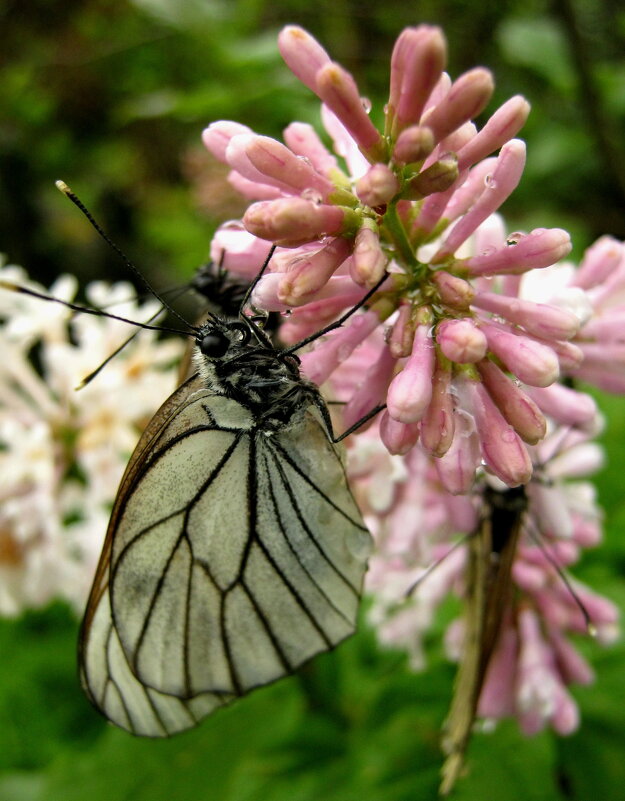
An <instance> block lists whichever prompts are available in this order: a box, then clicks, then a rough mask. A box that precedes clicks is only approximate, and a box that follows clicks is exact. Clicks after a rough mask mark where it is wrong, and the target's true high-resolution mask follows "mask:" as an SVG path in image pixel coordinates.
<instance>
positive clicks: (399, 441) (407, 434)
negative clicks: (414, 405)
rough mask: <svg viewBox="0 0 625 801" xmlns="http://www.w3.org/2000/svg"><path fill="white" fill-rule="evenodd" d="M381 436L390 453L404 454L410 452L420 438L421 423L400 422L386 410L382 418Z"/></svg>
mask: <svg viewBox="0 0 625 801" xmlns="http://www.w3.org/2000/svg"><path fill="white" fill-rule="evenodd" d="M380 438H381V440H382V442H383V443H384V446H385V447H386V449H387V450H388V452H389V453H391V454H393V455H403V454H405V453H408V451H409V450H410V449H411V448H412V447H413V446H414V445H415V444H416V442H417V440H418V439H419V424H418V423H400V422H399V421H397V420H393V418H392V417H391V416H390V415H389V413H388V412H387V411H384V412H382V417H381V418H380Z"/></svg>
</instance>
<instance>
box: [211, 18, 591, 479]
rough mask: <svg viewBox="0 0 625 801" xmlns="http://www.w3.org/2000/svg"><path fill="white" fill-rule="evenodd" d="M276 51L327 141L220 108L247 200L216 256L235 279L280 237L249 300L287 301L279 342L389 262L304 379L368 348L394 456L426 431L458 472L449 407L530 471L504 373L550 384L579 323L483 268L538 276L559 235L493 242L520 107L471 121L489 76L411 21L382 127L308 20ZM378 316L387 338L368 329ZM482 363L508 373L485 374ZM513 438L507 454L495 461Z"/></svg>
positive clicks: (310, 327)
mask: <svg viewBox="0 0 625 801" xmlns="http://www.w3.org/2000/svg"><path fill="white" fill-rule="evenodd" d="M279 47H280V52H281V53H282V55H283V57H284V59H285V61H286V63H287V65H288V66H289V67H290V69H291V70H292V71H293V72H294V73H295V75H296V76H297V77H298V78H299V79H300V80H301V81H302V82H303V83H304V84H305V85H306V86H307V87H308V88H309V89H311V90H312V91H313V92H314V93H315V94H316V95H317V96H318V97H319V98H320V100H321V101H322V103H323V106H322V119H323V122H324V125H325V127H326V130H327V132H328V133H329V135H330V137H331V139H332V144H333V150H334V152H333V153H332V152H330V151H329V150H328V149H327V148H326V147H325V146H324V144H323V143H322V141H321V139H320V138H319V137H318V136H317V135H316V134H315V133H314V131H312V129H311V128H310V126H305V125H303V124H302V123H293V124H291V125H290V126H288V128H287V129H286V130H285V133H284V144H282V143H280V142H278V141H275V140H271V139H269V138H267V137H265V136H260V135H257V134H255V133H253V132H250V131H249V130H248V129H247V128H245V127H242V126H240V125H239V124H237V123H233V122H229V121H220V122H216V123H213V124H212V125H211V126H209V128H208V129H207V130H206V131H205V132H204V142H205V144H206V146H207V147H208V148H209V150H211V152H212V153H213V154H214V155H215V156H216V157H217V158H218V159H221V160H222V161H225V162H226V163H227V164H228V165H229V166H230V168H231V170H232V173H231V176H232V179H233V182H234V183H235V185H236V183H237V182H238V183H241V182H243V184H242V185H244V187H245V191H244V194H245V196H246V197H249V198H253V197H254V195H255V193H254V191H253V188H252V187H253V185H254V184H256V185H257V187H258V191H257V192H256V197H257V198H258V200H257V202H255V203H252V204H251V205H250V207H249V208H248V210H247V212H246V213H245V215H244V217H243V226H244V228H243V229H239V234H240V240H241V242H242V244H240V245H239V246H238V247H236V248H235V249H234V250H235V252H236V254H237V257H236V259H235V258H234V257H228V255H227V254H226V257H225V259H226V260H227V261H228V266H229V268H230V269H233V270H237V269H240V271H241V272H242V273H243V274H245V275H249V265H250V264H251V263H253V262H254V260H255V261H256V264H257V265H259V266H260V264H261V263H262V260H261V259H259V258H258V255H259V254H260V253H261V252H263V248H262V246H260V245H258V244H257V243H258V242H259V241H261V240H262V241H263V242H264V243H265V244H266V243H269V242H271V243H274V244H277V245H278V249H277V251H276V252H275V253H274V255H273V257H272V259H271V261H270V262H269V265H268V268H267V274H266V276H265V277H264V278H263V279H262V281H261V282H260V283H259V285H258V287H257V288H256V291H255V293H254V296H253V301H254V304H255V305H256V306H258V307H261V308H263V307H264V308H266V309H273V310H278V311H281V312H291V314H290V317H289V319H288V321H287V322H286V323H285V324H284V325H283V326H282V332H281V333H282V337H283V339H284V341H285V342H288V343H294V342H297V340H298V338H304V337H306V336H308V335H310V334H311V333H314V332H315V330H319V328H320V327H322V326H323V325H324V324H325V323H327V322H330V321H331V320H333V319H334V318H335V317H336V316H337V315H338V314H340V312H341V311H343V310H345V309H348V308H349V307H350V306H351V305H353V304H354V303H355V302H356V301H357V300H359V299H360V298H362V297H363V295H364V292H365V290H366V289H368V288H371V287H374V286H375V285H376V283H378V282H379V281H381V280H382V279H383V277H384V272H385V271H387V272H388V273H389V279H388V280H387V281H386V282H385V283H384V284H383V285H382V286H381V287H380V288H379V291H378V293H377V294H376V295H375V296H374V297H373V298H372V300H371V303H370V305H369V310H368V311H365V312H363V313H362V315H363V316H367V320H368V321H369V322H368V323H367V325H366V326H363V327H362V330H361V332H362V333H364V332H365V329H366V335H365V336H362V337H361V338H360V339H359V341H358V342H356V337H355V335H354V332H355V329H356V326H351V325H348V326H347V327H348V328H349V329H350V330H349V333H345V334H344V335H343V337H344V339H345V342H344V343H343V342H342V339H341V336H340V335H339V336H336V335H333V336H331V337H328V338H327V340H324V341H321V342H318V343H317V345H316V347H315V348H314V349H313V351H312V352H311V354H305V356H304V359H303V369H304V372H305V374H306V375H308V376H309V377H310V378H312V379H313V380H317V381H324V380H326V379H327V378H329V377H330V376H331V375H332V373H333V372H335V371H340V370H342V369H343V365H344V362H345V360H346V359H347V358H348V357H349V355H350V354H351V353H352V351H353V349H354V347H357V348H364V347H366V346H367V345H368V344H372V345H373V346H374V348H375V350H376V351H377V353H376V354H375V355H374V356H373V357H372V362H373V363H376V364H378V363H380V364H384V365H385V369H384V370H383V371H381V372H380V373H379V376H380V377H379V382H378V384H376V386H377V388H378V389H379V390H380V391H381V392H382V393H383V394H382V397H380V398H379V402H378V405H379V404H380V403H383V402H384V399H385V397H384V395H386V403H387V407H388V411H387V414H386V415H385V417H384V420H383V424H382V426H381V428H380V431H381V432H382V438H383V441H384V442H386V443H388V444H389V447H390V448H391V450H392V451H393V452H398V451H402V452H404V450H405V449H407V448H409V447H411V446H413V445H416V443H417V442H418V441H419V440H420V437H419V432H420V431H421V430H423V432H424V433H425V438H424V439H423V438H421V441H422V445H421V446H417V447H424V448H425V449H426V450H427V451H428V452H429V453H430V454H432V455H433V456H434V457H435V458H436V459H443V458H444V456H445V454H446V453H447V451H448V450H450V449H453V452H454V453H455V454H456V456H458V457H459V456H460V454H464V456H463V457H462V458H461V459H460V462H457V465H458V469H461V470H462V471H464V470H465V469H468V465H469V463H470V461H471V458H473V457H472V456H470V454H474V453H475V448H474V447H473V446H472V447H471V448H469V449H468V450H467V448H466V447H465V446H466V445H467V444H468V442H467V441H464V442H456V438H457V437H458V436H460V435H459V434H458V433H456V430H457V427H456V425H455V420H456V418H457V416H458V415H459V413H460V412H461V411H464V412H465V413H467V414H468V415H470V416H473V417H475V419H479V425H477V426H475V427H474V430H473V434H472V435H471V437H472V441H473V440H474V439H475V438H477V440H478V442H479V450H480V452H481V455H482V458H483V459H485V460H486V462H487V464H488V466H489V468H490V469H491V470H493V472H494V473H495V474H496V475H498V476H499V477H500V478H501V479H502V480H504V481H505V480H510V481H514V482H516V483H518V482H519V481H527V480H528V479H529V477H530V473H531V460H530V459H529V456H528V454H527V451H526V444H525V443H531V442H536V441H537V440H538V439H539V438H540V436H541V435H542V433H544V427H545V422H544V416H543V414H542V411H541V408H540V403H539V402H538V401H536V399H535V398H534V397H530V391H529V389H528V392H525V390H524V388H523V387H519V386H517V381H520V382H523V383H524V384H526V385H527V386H528V388H532V387H536V388H547V387H549V386H552V385H553V384H554V382H556V381H557V379H558V377H559V376H560V374H561V372H562V371H563V370H570V369H573V368H574V367H579V363H580V361H581V358H582V353H581V349H580V347H578V346H577V345H572V344H571V343H570V340H571V339H572V338H573V337H575V336H577V334H578V331H579V327H580V321H579V319H578V317H577V316H576V315H575V314H574V313H573V312H572V311H570V310H569V309H566V308H562V307H561V306H559V305H557V304H555V305H554V304H549V303H546V302H533V301H532V300H530V299H523V300H520V299H519V298H515V297H512V296H510V293H509V292H506V291H504V289H505V287H502V286H499V285H497V286H495V284H494V283H493V282H490V283H489V284H488V286H486V285H485V283H484V280H483V279H484V277H485V276H487V277H491V278H492V277H495V278H497V279H500V277H507V279H506V280H510V279H511V278H513V277H514V276H518V275H522V274H524V273H526V272H528V271H540V270H542V269H544V268H545V267H547V266H549V265H551V264H554V263H555V262H557V261H558V260H560V259H561V258H562V257H563V256H565V255H566V254H567V253H568V252H569V250H570V247H571V246H570V240H569V237H568V234H566V232H564V231H562V230H560V229H542V228H540V229H536V230H535V231H532V232H530V233H528V234H521V233H515V234H512V235H510V236H508V237H506V234H505V230H504V227H503V225H502V224H501V222H500V221H499V220H496V221H495V222H494V223H493V220H494V219H495V218H494V217H493V214H494V212H496V211H497V209H498V208H499V207H500V205H501V204H502V203H503V202H504V201H505V200H506V198H507V197H508V196H509V195H510V194H511V192H512V191H513V190H514V188H515V187H516V186H517V185H518V183H519V181H520V180H521V177H522V173H523V168H524V165H525V145H524V143H523V142H522V141H521V140H519V139H515V138H514V137H515V136H516V134H517V132H518V131H519V129H520V128H521V127H522V125H523V123H524V121H525V119H526V117H527V114H528V113H529V106H528V104H527V102H526V101H525V100H524V99H523V98H521V97H514V98H511V99H510V100H508V101H507V102H506V103H504V104H503V106H501V107H500V108H499V109H498V110H496V111H495V112H494V114H493V115H492V117H491V118H490V119H489V120H488V121H487V122H486V124H485V125H484V127H483V128H482V129H481V130H480V131H478V130H477V128H476V126H475V125H474V124H473V123H472V122H471V120H472V118H473V117H474V116H475V115H477V114H479V113H480V112H481V111H482V110H483V109H484V108H485V107H486V105H487V104H488V102H489V100H490V97H491V95H492V92H493V86H494V83H493V77H492V75H491V73H490V72H489V71H488V70H486V69H484V68H482V67H478V68H475V69H472V70H469V71H468V72H466V73H465V74H464V75H462V76H460V77H459V78H458V79H456V80H455V81H452V80H451V79H450V78H449V76H447V75H446V74H445V72H444V68H445V61H446V44H445V39H444V37H443V34H442V32H441V31H440V29H438V28H436V27H433V26H428V25H421V26H418V27H415V28H408V29H406V30H405V31H403V32H402V33H401V34H400V36H399V38H398V40H397V42H396V45H395V48H394V50H393V54H392V58H391V74H390V88H389V100H388V103H387V104H386V106H385V119H384V126H383V129H382V130H377V128H376V127H375V125H374V124H373V122H372V120H371V117H370V116H369V114H368V111H367V102H366V101H363V99H362V98H361V96H360V92H359V90H358V87H357V85H356V82H355V80H354V78H353V77H352V76H351V75H350V74H349V73H348V72H347V71H346V70H344V69H343V68H342V67H340V65H338V64H336V63H335V62H334V61H332V59H331V57H330V55H329V54H328V53H327V52H326V51H325V49H324V48H323V47H322V46H321V45H320V44H319V43H318V42H317V41H316V40H315V39H314V38H313V37H312V36H311V35H310V34H309V33H307V32H306V31H304V30H303V29H301V28H299V27H297V26H288V27H287V28H285V29H284V30H283V31H282V33H281V34H280V36H279ZM493 154H494V155H493ZM269 190H271V192H274V193H275V192H277V193H278V194H277V195H276V194H271V193H270V192H269ZM250 234H252V235H253V237H252V238H251V239H250V238H249V235H250ZM236 236H237V230H236V225H233V224H232V223H230V224H227V225H226V226H225V228H224V230H223V232H222V230H220V231H218V232H217V234H216V242H219V246H218V247H216V246H213V251H214V254H213V257H215V255H216V251H217V250H218V249H219V250H221V249H222V247H223V245H224V244H225V242H226V238H228V239H229V240H230V241H231V240H232V239H233V238H234V237H236ZM246 251H247V253H248V254H249V255H248V258H246V257H245V255H244V254H245V252H246ZM265 252H266V251H265ZM238 264H240V265H241V267H240V268H238V267H237V265H238ZM500 280H504V279H500ZM350 281H351V282H352V283H353V285H354V286H353V291H352V290H350V289H349V282H350ZM358 288H360V289H358ZM580 291H581V290H580ZM372 312H374V313H375V312H377V313H378V315H379V320H378V325H377V326H376V325H375V321H372V318H371V314H372ZM358 316H359V315H356V317H355V319H354V320H353V322H356V321H357V319H358ZM381 327H383V328H384V331H385V337H384V340H381V339H380V338H379V337H378V338H373V339H371V341H370V342H369V341H368V340H369V338H371V337H374V335H375V334H376V329H377V328H381ZM491 368H492V369H491ZM495 370H503V371H504V372H503V373H501V375H502V376H503V377H504V378H506V376H508V377H509V380H507V381H502V380H497V378H498V373H496V372H494V371H495ZM382 374H383V380H382V378H381V376H382ZM441 376H445V387H446V391H448V393H449V400H448V401H447V402H446V403H444V404H443V403H442V402H441V399H440V397H439V396H438V395H434V394H433V392H432V387H433V383H434V382H435V381H440V379H441ZM462 382H464V386H465V391H463V392H461V391H460V389H459V387H460V385H461V384H462ZM467 382H468V383H467ZM382 384H384V385H385V386H384V387H383V386H382ZM478 384H479V385H480V386H479V388H478V387H477V385H478ZM472 386H475V387H476V390H477V391H469V388H471V387H472ZM354 393H355V396H354V400H353V402H352V403H351V405H350V409H351V410H353V409H355V408H364V406H366V405H367V404H368V403H369V399H367V400H366V401H364V400H363V401H362V402H361V400H359V398H361V396H362V390H361V389H360V388H359V387H355V388H354ZM376 394H379V393H378V392H377V390H376ZM369 395H370V396H371V397H372V396H373V393H369ZM489 395H490V397H489ZM545 397H546V396H545ZM346 400H348V401H350V400H351V398H346ZM430 407H432V408H430ZM405 426H410V427H411V428H410V430H408V429H407V428H405ZM494 429H497V430H500V429H501V432H503V431H504V429H505V431H507V432H508V433H507V434H506V435H505V436H504V437H503V441H506V440H507V445H506V446H504V447H503V450H502V448H501V447H500V446H499V443H498V442H496V441H495V440H496V438H494V437H492V436H489V435H488V433H487V432H489V431H492V430H494ZM512 450H514V459H513V461H515V464H517V467H516V468H514V469H511V470H506V469H504V464H505V463H506V460H507V459H508V457H511V456H512V454H511V451H512ZM500 451H501V453H500ZM467 456H468V457H469V459H468V460H467V458H465V457H467ZM454 458H456V457H454ZM452 462H453V460H448V462H447V466H446V467H445V468H441V470H442V473H444V474H446V473H447V472H448V469H449V466H450V465H451V464H452ZM460 464H462V465H463V467H462V468H460ZM522 464H523V465H524V467H521V465H522ZM528 468H529V469H528ZM449 478H450V486H451V484H455V485H456V486H457V487H460V486H462V487H466V486H467V481H468V476H464V475H463V477H462V478H461V479H460V475H458V476H457V478H458V479H459V480H453V481H452V480H451V476H450V477H449Z"/></svg>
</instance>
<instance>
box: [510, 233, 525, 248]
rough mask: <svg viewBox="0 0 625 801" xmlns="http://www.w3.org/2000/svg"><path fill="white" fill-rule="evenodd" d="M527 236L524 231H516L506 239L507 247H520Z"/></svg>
mask: <svg viewBox="0 0 625 801" xmlns="http://www.w3.org/2000/svg"><path fill="white" fill-rule="evenodd" d="M525 236H527V234H524V233H523V231H514V232H513V233H511V234H508V236H507V237H506V245H508V247H512V246H513V245H518V244H519V242H520V241H521V240H522V239H523V238H524V237H525Z"/></svg>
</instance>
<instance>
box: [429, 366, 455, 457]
mask: <svg viewBox="0 0 625 801" xmlns="http://www.w3.org/2000/svg"><path fill="white" fill-rule="evenodd" d="M450 388H451V367H450V366H449V365H443V364H441V362H440V361H439V360H437V361H436V366H435V368H434V376H433V379H432V400H431V401H430V405H429V406H428V408H427V409H426V412H425V414H424V415H423V419H422V420H421V446H422V447H423V449H424V450H425V451H426V452H427V453H431V454H432V456H437V457H440V456H443V455H444V454H445V453H447V451H448V450H449V448H450V447H451V443H452V440H453V438H454V402H453V396H452V394H451V391H450Z"/></svg>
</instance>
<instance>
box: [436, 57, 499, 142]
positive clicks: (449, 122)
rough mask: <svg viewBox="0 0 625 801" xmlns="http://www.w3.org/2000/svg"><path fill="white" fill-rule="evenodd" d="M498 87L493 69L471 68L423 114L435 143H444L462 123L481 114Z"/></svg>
mask: <svg viewBox="0 0 625 801" xmlns="http://www.w3.org/2000/svg"><path fill="white" fill-rule="evenodd" d="M494 88H495V84H494V81H493V76H492V74H491V73H490V71H489V70H487V69H484V68H483V67H476V68H475V69H472V70H469V71H468V72H465V73H464V75H461V76H460V77H459V78H458V79H457V80H456V81H454V83H453V84H452V87H451V89H450V90H449V93H448V94H447V95H446V97H444V98H443V100H441V101H440V102H439V103H438V104H437V105H436V106H435V107H434V108H432V109H430V110H429V111H428V112H426V113H425V114H424V115H423V117H422V119H421V124H422V125H426V126H427V127H428V128H430V130H431V131H432V133H433V134H434V141H435V142H440V141H441V139H444V138H445V137H446V136H448V135H449V134H450V133H451V132H452V131H454V130H455V129H456V128H458V127H460V125H462V123H464V122H466V121H467V120H470V119H473V117H477V115H478V114H479V113H480V111H482V110H483V109H484V108H485V107H486V105H487V103H488V101H489V100H490V98H491V95H492V93H493V89H494Z"/></svg>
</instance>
